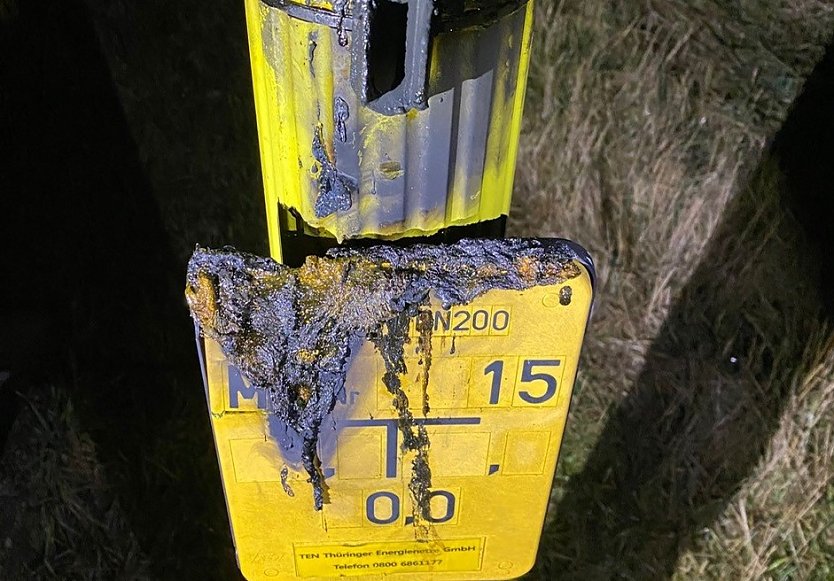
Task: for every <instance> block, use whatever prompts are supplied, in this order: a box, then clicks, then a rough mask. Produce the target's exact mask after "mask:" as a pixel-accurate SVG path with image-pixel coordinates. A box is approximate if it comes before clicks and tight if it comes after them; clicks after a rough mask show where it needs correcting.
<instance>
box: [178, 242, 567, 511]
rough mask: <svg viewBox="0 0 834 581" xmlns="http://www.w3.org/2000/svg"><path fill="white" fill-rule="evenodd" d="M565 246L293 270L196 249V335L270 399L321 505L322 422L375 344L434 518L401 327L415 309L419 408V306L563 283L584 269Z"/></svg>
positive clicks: (353, 260) (431, 253)
mask: <svg viewBox="0 0 834 581" xmlns="http://www.w3.org/2000/svg"><path fill="white" fill-rule="evenodd" d="M577 258H578V256H577V255H576V253H575V251H574V250H573V248H572V247H571V246H570V245H568V244H567V243H564V242H562V241H538V240H512V239H511V240H461V241H460V242H458V243H456V244H453V245H439V246H426V245H415V246H411V247H407V248H399V247H393V246H375V247H370V248H364V249H349V248H335V249H332V250H330V251H328V253H327V255H326V256H325V257H324V258H318V257H310V258H308V259H307V261H306V262H305V263H304V264H303V265H302V266H300V267H299V268H291V267H288V266H284V265H282V264H278V263H277V262H275V261H273V260H271V259H268V258H259V257H256V256H252V255H248V254H241V253H237V252H235V251H234V250H233V249H230V248H226V249H223V250H207V249H202V248H197V249H196V250H195V252H194V254H193V256H192V257H191V260H190V261H189V265H188V274H187V284H186V297H187V299H188V304H189V307H190V308H191V314H192V317H194V319H195V320H196V321H197V323H199V326H200V328H201V330H202V333H203V334H204V335H205V336H207V337H209V338H211V339H213V340H215V341H217V342H218V344H219V345H220V347H221V349H222V350H223V352H224V354H225V355H226V357H227V358H228V359H229V361H230V362H231V363H232V364H234V365H235V366H236V367H237V368H238V369H239V370H240V371H241V373H242V374H243V375H244V376H245V377H246V378H247V380H248V381H249V382H250V383H251V384H252V385H253V386H256V387H258V388H261V389H264V390H265V391H266V393H267V395H268V397H267V402H268V410H269V412H271V413H273V414H275V415H276V416H277V417H278V418H279V419H280V420H282V421H283V422H285V423H286V425H287V426H288V428H289V429H291V430H294V431H295V432H296V433H297V434H298V435H299V436H300V438H301V440H302V441H303V445H302V455H301V456H302V463H303V465H304V469H305V470H306V471H307V474H308V476H309V482H310V483H311V484H312V488H313V500H314V506H315V508H316V509H321V508H322V506H323V505H324V504H325V503H326V502H327V501H328V495H327V485H326V482H325V477H324V475H323V473H322V470H321V461H320V459H319V458H318V455H317V444H318V440H319V434H320V431H321V429H322V424H323V422H324V420H325V418H327V416H328V415H329V414H330V412H331V411H332V410H333V408H334V407H335V404H336V401H337V399H338V397H339V394H341V393H343V390H344V384H345V378H346V376H347V370H348V367H349V363H350V356H351V346H352V345H353V346H355V345H357V344H358V343H357V342H361V341H363V340H371V341H372V342H373V343H374V345H375V346H376V348H377V351H378V352H379V354H380V355H381V356H382V358H383V361H384V362H385V375H384V377H383V382H384V384H385V386H386V388H387V389H388V391H389V392H390V393H391V395H392V396H393V407H394V408H395V410H396V411H397V414H398V417H399V422H398V423H399V428H400V431H401V433H402V435H403V444H402V450H403V451H404V452H413V453H414V454H415V456H414V459H413V460H412V477H411V482H410V484H409V489H410V490H411V494H412V497H413V500H414V521H415V526H420V525H422V524H423V523H424V522H425V520H426V518H427V517H428V514H429V512H428V511H429V506H428V504H429V502H428V501H429V488H430V486H431V468H430V466H429V438H428V434H427V433H426V430H425V427H424V426H422V425H420V424H419V422H415V421H414V417H413V414H412V413H411V411H410V410H409V404H408V398H407V397H406V395H405V393H404V392H403V390H402V384H401V379H400V378H401V376H402V374H404V373H405V372H406V367H405V361H404V345H405V343H406V342H407V341H408V324H409V321H410V319H411V318H412V317H415V316H417V317H418V320H417V325H418V335H419V338H418V349H419V352H420V354H421V356H422V357H423V362H424V363H423V365H424V368H423V370H422V371H423V377H422V379H421V382H422V385H423V394H424V395H423V405H422V410H423V413H424V414H426V413H428V411H429V406H428V401H429V399H428V398H429V394H428V391H427V390H428V379H429V377H428V375H429V368H430V365H431V349H430V344H431V328H430V327H431V326H430V322H429V321H427V320H426V317H425V316H424V315H422V314H421V313H422V312H425V311H421V309H425V307H427V306H428V304H429V300H430V293H432V294H433V295H434V296H435V297H436V298H437V299H439V300H440V302H441V303H442V304H443V307H444V308H450V307H452V306H454V305H462V304H466V303H469V302H471V301H472V300H473V299H475V298H477V297H478V296H480V295H482V294H483V293H485V292H487V291H490V290H493V289H514V290H523V289H526V288H531V287H533V286H538V285H552V284H560V283H563V282H565V281H567V280H569V279H571V278H574V277H576V276H578V275H579V274H580V273H581V270H580V267H579V265H578V263H577V262H576V259H577Z"/></svg>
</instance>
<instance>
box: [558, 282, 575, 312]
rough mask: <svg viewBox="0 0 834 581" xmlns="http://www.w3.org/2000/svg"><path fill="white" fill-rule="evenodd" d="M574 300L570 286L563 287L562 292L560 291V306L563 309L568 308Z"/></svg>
mask: <svg viewBox="0 0 834 581" xmlns="http://www.w3.org/2000/svg"><path fill="white" fill-rule="evenodd" d="M572 299H573V289H572V288H571V287H570V286H564V287H562V290H560V291H559V304H560V305H562V306H563V307H567V306H568V305H570V302H571V300H572Z"/></svg>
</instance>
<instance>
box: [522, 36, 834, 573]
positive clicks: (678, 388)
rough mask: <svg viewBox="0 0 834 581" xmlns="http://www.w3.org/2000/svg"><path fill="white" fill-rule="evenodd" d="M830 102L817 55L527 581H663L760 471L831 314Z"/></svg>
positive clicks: (830, 74)
mask: <svg viewBox="0 0 834 581" xmlns="http://www.w3.org/2000/svg"><path fill="white" fill-rule="evenodd" d="M832 102H834V49H832V48H831V47H829V48H828V50H827V51H826V55H825V57H824V59H823V60H822V61H821V62H820V63H819V64H818V66H817V67H816V69H815V71H814V72H813V74H812V76H811V78H810V79H809V81H808V84H807V86H806V89H805V91H804V92H803V94H802V95H801V96H800V97H799V98H798V100H797V101H796V102H795V103H794V106H793V108H792V110H791V112H790V114H789V118H788V119H787V121H786V123H785V124H784V126H783V128H782V129H781V130H780V132H779V134H778V135H777V136H776V139H775V140H774V142H773V144H772V147H771V150H770V152H769V155H768V156H766V158H765V160H764V161H763V162H762V163H761V165H760V167H759V168H758V169H757V171H756V172H755V173H754V175H753V177H752V178H751V181H750V183H749V184H748V186H747V187H746V188H745V189H744V191H743V192H742V193H741V194H740V195H739V196H738V198H737V199H736V200H735V202H734V203H733V204H732V206H731V208H730V210H729V212H728V213H727V214H726V216H725V217H724V220H723V222H722V224H721V226H720V227H719V229H718V231H717V233H716V235H715V236H714V238H713V239H712V241H711V243H710V246H709V248H708V250H707V252H706V253H705V254H704V257H703V259H702V261H701V263H700V265H699V267H698V268H697V270H696V271H695V273H694V274H693V276H692V278H691V279H690V281H689V282H688V284H687V285H686V287H685V288H684V289H683V291H682V293H681V295H680V297H679V298H678V300H677V302H676V304H675V305H674V307H673V308H672V310H671V312H670V315H669V317H668V319H667V321H666V322H665V324H664V326H663V328H662V330H661V332H660V333H659V335H658V337H657V338H656V340H655V341H654V343H653V344H652V346H651V348H650V351H649V353H648V355H647V358H646V363H645V365H644V368H643V370H642V372H641V374H640V376H639V378H638V380H637V382H636V385H634V386H633V388H632V390H631V394H630V395H629V396H628V397H627V398H626V399H625V400H624V401H623V402H622V403H621V404H620V405H619V406H618V407H617V408H616V409H615V410H613V411H612V413H611V414H610V417H609V419H608V423H607V424H606V426H605V428H604V430H603V433H602V435H601V438H600V439H599V441H598V443H597V444H596V446H595V448H594V450H593V451H592V453H591V455H590V457H589V459H588V461H587V464H586V466H585V467H584V469H583V470H582V472H581V473H580V474H578V475H577V476H575V477H573V478H572V479H571V480H570V481H569V482H568V484H567V489H566V492H565V495H564V496H563V497H562V499H561V500H560V501H559V502H558V504H557V506H556V508H555V512H554V520H553V522H552V523H551V524H550V525H549V526H548V527H547V528H546V530H545V534H544V537H543V539H542V545H541V549H540V555H539V560H538V563H537V567H536V569H535V570H534V572H533V573H532V574H531V575H532V576H538V577H540V578H543V579H555V578H565V579H568V578H571V579H573V578H575V579H663V578H668V577H670V576H671V575H672V573H673V571H674V569H675V565H676V563H677V560H678V558H679V557H680V555H681V553H682V552H683V551H684V550H685V549H686V548H687V547H689V546H690V545H691V543H692V541H693V540H694V539H695V538H696V535H698V534H699V533H700V532H701V531H702V530H703V529H704V528H705V527H709V526H711V525H712V524H713V523H714V522H715V520H716V519H717V518H718V516H719V515H720V513H721V512H722V510H723V509H724V508H725V507H726V506H727V504H728V502H730V500H731V498H732V497H733V495H734V494H735V493H736V492H737V491H738V490H739V488H740V487H741V485H742V483H743V481H744V479H745V478H746V477H748V476H749V475H750V474H751V472H752V471H753V469H754V467H755V466H756V464H757V463H758V461H759V460H760V459H761V457H762V454H763V453H764V451H765V449H766V447H767V446H768V444H769V442H770V439H771V438H772V436H773V434H774V432H775V430H776V429H777V427H778V423H779V420H780V416H781V412H782V410H783V407H784V404H785V402H786V401H787V399H788V397H789V395H790V391H791V388H792V378H794V377H796V376H799V377H801V376H802V374H803V373H804V372H805V371H807V368H808V366H809V365H811V362H812V361H813V359H814V356H815V353H813V346H812V345H811V338H812V337H814V336H815V334H816V335H817V336H818V335H819V334H821V333H824V327H825V320H826V318H828V317H827V315H828V316H830V315H831V313H832V308H833V307H834V268H832V267H834V264H832V261H834V254H832V252H831V249H832V248H834V246H832V230H831V227H830V224H831V221H832V219H834V196H832V195H831V187H832V186H831V184H832V183H834V163H832V160H834V111H833V110H832V109H831V103H832ZM603 292H604V289H603ZM568 429H570V427H568Z"/></svg>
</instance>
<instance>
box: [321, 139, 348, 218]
mask: <svg viewBox="0 0 834 581" xmlns="http://www.w3.org/2000/svg"><path fill="white" fill-rule="evenodd" d="M321 133H322V129H321V126H318V127H316V131H315V133H314V134H313V157H314V158H315V159H316V161H317V162H318V166H319V168H318V170H319V173H318V182H319V195H318V197H317V198H316V204H315V212H316V217H317V218H326V217H327V216H330V215H331V214H335V213H336V212H345V211H347V210H349V209H350V206H351V203H352V202H351V200H352V198H353V196H355V195H356V191H357V189H358V184H357V183H356V180H355V179H354V178H352V177H350V176H349V175H346V174H343V173H342V172H340V171H339V170H338V169H337V168H336V162H335V161H334V160H333V159H332V156H331V154H330V153H329V152H328V151H327V149H326V148H325V147H324V144H323V142H322V135H321ZM345 139H347V134H345Z"/></svg>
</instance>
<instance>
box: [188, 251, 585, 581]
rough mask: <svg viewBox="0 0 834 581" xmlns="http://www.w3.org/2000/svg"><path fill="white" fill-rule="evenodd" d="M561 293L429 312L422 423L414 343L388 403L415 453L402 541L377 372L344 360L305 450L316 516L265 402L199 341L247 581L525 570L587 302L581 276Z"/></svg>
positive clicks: (553, 290)
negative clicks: (415, 480)
mask: <svg viewBox="0 0 834 581" xmlns="http://www.w3.org/2000/svg"><path fill="white" fill-rule="evenodd" d="M581 271H582V275H581V276H579V277H577V278H573V279H571V280H569V281H567V282H566V283H564V284H561V285H554V286H540V287H534V288H531V289H528V290H525V291H520V292H519V291H507V290H493V291H490V292H488V293H486V294H484V295H482V296H481V297H479V298H478V299H477V300H475V301H473V302H472V303H471V304H469V305H466V306H463V307H457V308H453V309H451V310H444V309H442V308H441V306H440V304H439V302H438V301H436V300H433V302H432V307H433V313H432V316H433V332H432V339H431V341H432V365H431V373H430V378H429V381H428V387H427V392H428V401H429V406H430V411H429V412H428V414H426V415H424V414H423V412H422V409H421V408H422V389H423V384H422V382H421V378H420V377H418V375H419V374H420V369H421V366H420V365H418V364H417V360H418V357H419V355H418V354H417V353H416V344H417V341H416V340H413V341H412V342H411V343H410V344H407V345H406V365H407V367H408V372H407V373H406V374H405V375H404V376H403V378H402V383H403V389H404V390H405V392H406V393H407V394H408V395H409V401H410V402H412V412H413V414H414V417H415V423H416V424H418V425H423V426H425V427H426V430H427V431H428V435H429V439H430V449H429V466H430V468H431V473H432V474H431V489H430V491H431V493H430V496H431V502H430V507H431V510H430V518H429V523H428V531H426V530H425V529H424V528H423V527H419V526H415V523H414V521H413V514H414V511H413V507H412V505H411V503H412V500H411V496H410V494H409V482H410V480H411V463H410V460H411V458H410V456H406V457H403V455H402V453H401V451H400V445H401V443H402V435H401V433H400V432H399V430H398V427H397V418H398V414H397V412H396V411H395V409H394V408H393V406H392V402H391V398H392V396H391V394H390V393H389V392H388V391H387V390H386V388H385V386H384V385H383V383H382V375H383V371H384V366H383V362H382V359H381V357H380V355H379V354H378V353H377V352H376V350H375V349H374V347H373V345H372V344H371V343H370V342H366V343H364V344H363V345H362V346H361V348H359V349H358V351H357V352H355V354H354V356H353V357H352V359H351V362H350V369H349V372H348V376H347V382H346V384H345V390H344V393H343V394H342V396H341V399H340V402H339V404H337V406H336V408H335V409H334V411H333V412H332V413H331V415H330V417H329V418H328V420H327V424H326V426H325V428H324V429H323V430H322V434H321V438H320V443H319V457H320V458H321V461H322V471H323V473H324V475H325V476H326V478H327V486H328V493H329V501H330V502H329V503H327V504H325V505H324V508H323V510H321V511H316V510H315V509H314V507H313V503H312V499H311V491H310V485H309V484H308V483H307V478H308V476H307V474H306V473H305V472H304V470H303V469H302V468H301V466H300V464H298V462H297V460H298V457H299V456H298V455H299V454H300V449H299V448H298V446H294V445H293V442H292V439H291V438H290V437H289V436H288V435H287V433H286V431H285V429H283V428H282V427H281V425H280V423H279V422H276V421H275V418H273V417H271V416H270V415H269V414H267V412H265V411H263V408H265V407H266V406H265V404H266V402H265V401H264V398H265V393H264V392H263V391H260V390H257V389H254V388H252V387H250V386H249V385H247V383H246V382H245V381H244V380H243V379H242V378H241V376H240V374H239V373H238V372H237V371H236V370H235V369H234V368H232V367H230V366H229V365H228V363H227V362H226V360H225V358H224V356H223V354H222V353H221V351H220V349H219V347H218V346H217V344H215V343H213V342H212V341H209V340H206V341H205V344H204V352H203V356H204V358H203V361H204V365H205V373H206V383H207V392H208V400H209V408H210V410H211V422H212V426H213V430H214V435H215V440H216V444H217V450H218V456H219V460H220V468H221V471H222V475H223V482H224V487H225V492H226V500H227V503H228V509H229V515H230V519H231V523H232V530H233V534H234V540H235V544H236V547H237V555H238V560H239V565H240V568H241V570H242V571H243V573H244V575H245V576H246V578H247V579H249V580H250V581H254V580H260V579H297V578H305V579H332V578H334V577H339V576H360V575H364V576H373V577H376V578H382V577H384V576H387V575H391V576H392V577H393V578H394V579H404V580H407V579H415V580H416V579H420V580H424V579H511V578H515V577H518V576H520V575H522V574H524V573H525V572H526V571H528V570H529V569H530V568H531V567H532V565H533V563H534V561H535V557H536V552H537V548H538V543H539V537H540V535H541V528H542V525H543V522H544V517H545V512H546V510H547V506H548V501H549V498H550V491H551V485H552V481H553V474H554V471H555V469H556V460H557V456H558V453H559V447H560V444H561V441H562V433H563V430H564V427H565V421H566V418H567V413H568V406H569V403H570V398H571V392H572V389H573V383H574V378H575V376H576V370H577V363H578V361H579V354H580V349H581V345H582V339H583V336H584V334H585V326H586V323H587V320H588V315H589V311H590V308H591V301H592V295H593V289H592V280H591V276H592V275H591V274H590V272H589V271H588V269H587V267H586V265H582V266H581Z"/></svg>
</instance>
